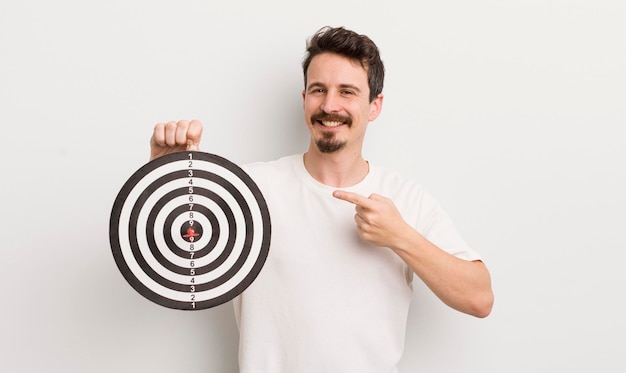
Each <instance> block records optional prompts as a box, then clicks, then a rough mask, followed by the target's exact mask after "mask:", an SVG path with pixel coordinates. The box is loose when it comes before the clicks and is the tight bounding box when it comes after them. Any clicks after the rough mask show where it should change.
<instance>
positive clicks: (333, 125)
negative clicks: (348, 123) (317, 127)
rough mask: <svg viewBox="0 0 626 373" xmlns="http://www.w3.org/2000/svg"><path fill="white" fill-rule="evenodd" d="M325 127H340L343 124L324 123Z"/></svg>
mask: <svg viewBox="0 0 626 373" xmlns="http://www.w3.org/2000/svg"><path fill="white" fill-rule="evenodd" d="M322 124H323V125H324V126H325V127H338V126H340V125H341V124H342V122H322Z"/></svg>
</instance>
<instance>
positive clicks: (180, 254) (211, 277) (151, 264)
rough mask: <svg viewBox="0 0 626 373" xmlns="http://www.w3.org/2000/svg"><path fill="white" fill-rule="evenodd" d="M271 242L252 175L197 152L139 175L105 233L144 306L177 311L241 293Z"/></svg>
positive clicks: (171, 157)
mask: <svg viewBox="0 0 626 373" xmlns="http://www.w3.org/2000/svg"><path fill="white" fill-rule="evenodd" d="M270 236H271V222H270V215H269V212H268V209H267V204H266V202H265V199H264V198H263V195H262V194H261V191H260V190H259V188H258V186H257V185H256V184H255V183H254V181H253V180H252V179H251V178H250V176H249V175H248V174H247V173H245V172H244V171H243V170H242V169H241V168H240V167H239V166H237V165H235V164H234V163H232V162H230V161H229V160H227V159H225V158H222V157H219V156H217V155H214V154H209V153H204V152H198V151H186V152H177V153H172V154H168V155H165V156H163V157H159V158H157V159H155V160H152V161H150V162H149V163H147V164H146V165H144V166H143V167H141V168H140V169H139V170H137V172H135V173H134V174H133V175H132V176H131V177H130V178H129V179H128V181H127V182H126V183H125V184H124V186H123V187H122V189H121V190H120V192H119V194H118V195H117V198H116V199H115V203H114V204H113V209H112V212H111V219H110V229H109V238H110V242H111V249H112V251H113V257H114V259H115V262H116V264H117V267H118V268H119V270H120V272H121V273H122V275H123V276H124V278H125V279H126V281H128V283H129V284H130V285H131V286H132V287H133V288H134V289H135V290H136V291H137V292H139V293H140V294H141V295H143V296H144V297H146V298H147V299H149V300H151V301H153V302H155V303H157V304H160V305H162V306H165V307H168V308H174V309H182V310H201V309H206V308H210V307H214V306H217V305H220V304H223V303H225V302H228V301H229V300H231V299H233V298H235V297H236V296H237V295H239V294H240V293H241V292H243V291H244V290H245V289H246V288H247V287H248V286H249V285H250V284H251V283H252V282H253V281H254V280H255V279H256V277H257V275H258V274H259V272H260V271H261V269H262V267H263V265H264V263H265V260H266V258H267V255H268V253H269V245H270Z"/></svg>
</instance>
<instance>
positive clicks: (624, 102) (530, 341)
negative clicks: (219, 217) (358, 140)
mask: <svg viewBox="0 0 626 373" xmlns="http://www.w3.org/2000/svg"><path fill="white" fill-rule="evenodd" d="M0 4H1V5H0V120H1V121H2V125H1V132H0V139H1V145H0V152H1V154H0V155H1V157H0V162H1V164H0V165H1V167H2V176H1V177H2V182H1V184H0V214H1V215H0V216H1V218H2V225H1V228H0V229H1V241H0V245H1V257H0V258H1V259H0V263H1V264H0V296H1V299H2V300H1V302H2V307H1V309H0V312H1V318H0V354H1V356H0V371H2V372H116V373H119V372H151V373H158V372H218V373H222V372H226V373H228V372H235V371H236V370H237V363H236V355H237V338H238V337H237V333H236V325H235V322H234V317H233V314H232V305H231V304H230V303H228V304H224V305H222V306H219V307H217V308H213V309H210V310H204V311H199V312H184V311H176V310H170V309H167V308H164V307H161V306H158V305H156V304H153V303H151V302H150V301H148V300H146V299H145V298H143V297H142V296H140V295H139V294H138V293H137V292H135V291H134V290H133V289H132V288H131V287H130V286H129V285H128V284H127V283H126V281H125V280H124V278H123V277H122V275H121V274H120V272H119V271H118V269H117V267H116V265H115V262H114V260H113V257H112V255H111V251H110V246H109V237H108V232H109V227H108V224H109V216H110V213H111V207H112V204H113V201H114V199H115V197H116V195H117V193H118V191H119V189H120V188H121V186H122V185H123V183H124V182H125V181H126V180H127V179H128V177H130V175H131V174H132V173H133V172H134V171H136V170H137V169H138V168H139V167H140V166H142V165H143V164H144V163H145V162H147V160H148V151H149V149H148V139H149V137H150V135H151V131H152V127H153V126H154V124H155V123H157V122H160V121H168V120H175V119H181V118H187V119H192V118H197V119H200V120H202V121H203V122H204V124H205V137H204V140H203V143H202V149H203V150H205V151H209V152H212V153H216V154H220V155H222V156H225V157H227V158H229V159H231V160H233V161H235V162H237V163H245V162H249V161H256V160H271V159H274V158H276V157H279V156H282V155H286V154H291V153H294V152H301V151H304V150H305V146H306V145H307V133H306V129H305V127H304V124H303V119H302V114H301V108H302V106H301V105H302V103H301V97H300V92H301V90H302V85H303V81H302V73H301V67H300V62H301V59H302V56H303V53H304V48H305V40H306V38H307V37H309V36H310V35H311V34H312V33H313V32H314V31H316V30H317V29H318V28H319V27H321V26H324V25H332V26H341V25H343V26H346V27H348V28H352V29H354V30H356V31H358V32H361V33H365V34H368V35H369V36H370V37H372V38H373V39H374V41H375V42H376V43H377V44H378V45H379V46H380V49H381V52H382V56H383V59H384V61H385V63H386V67H387V80H386V85H385V90H384V93H385V95H386V96H385V105H384V110H383V113H382V115H381V116H380V117H379V119H378V120H376V121H375V122H373V123H372V124H371V125H370V128H369V134H368V139H367V141H366V146H365V156H366V157H367V158H368V159H369V160H370V161H372V162H375V163H377V164H379V165H383V166H387V167H389V168H392V169H395V170H397V171H400V172H401V173H403V174H405V175H407V176H410V177H414V178H416V179H418V180H419V181H420V182H421V183H422V184H424V185H425V186H426V187H427V188H428V189H429V190H430V191H431V193H432V194H434V195H435V197H436V198H437V199H439V201H440V202H441V203H442V204H443V206H444V208H445V209H446V210H447V211H448V212H449V214H450V215H451V216H452V218H453V220H454V221H455V222H456V224H457V226H458V228H459V230H460V231H461V232H462V234H463V236H464V237H465V239H466V240H467V241H468V242H469V243H470V244H471V245H472V246H473V247H474V248H475V249H477V250H478V251H479V252H480V253H481V254H482V255H483V256H484V259H485V262H486V263H487V265H488V266H489V268H490V269H491V272H492V276H493V287H494V290H495V296H496V302H495V306H494V309H493V313H492V315H491V316H490V317H489V318H487V319H484V320H481V319H475V318H472V317H470V316H465V315H462V314H459V313H457V312H455V311H452V310H450V309H448V308H446V307H445V306H444V305H442V304H441V303H440V302H439V301H438V300H437V299H435V298H434V297H433V296H432V295H431V294H430V293H429V292H428V291H427V290H426V289H424V287H423V286H421V285H419V284H418V285H417V286H416V296H415V301H414V304H413V308H412V311H411V314H410V319H409V329H408V331H407V340H406V352H405V356H404V358H403V360H402V362H401V365H400V368H401V372H405V373H407V372H439V373H441V372H498V373H501V372H509V373H510V372H600V371H601V372H624V371H626V363H624V359H623V355H622V354H623V350H624V347H625V345H624V335H625V333H626V321H625V318H624V315H625V314H626V306H625V305H624V294H625V289H624V288H625V285H626V274H625V273H626V271H625V270H624V265H625V264H624V261H625V259H626V254H625V250H626V238H625V235H624V233H625V231H626V229H625V228H626V214H625V211H626V197H624V192H623V191H624V190H626V172H625V167H624V166H625V161H624V160H625V159H626V147H625V146H624V143H625V140H626V136H625V135H624V133H623V132H624V131H623V128H624V126H625V125H626V72H625V69H626V41H625V37H626V22H625V19H626V3H624V2H623V1H621V0H593V1H592V0H587V1H582V0H525V1H469V0H466V1H460V0H449V1H446V0H441V1H421V0H420V1H417V2H409V1H403V2H399V1H385V2H381V1H370V0H358V1H356V0H354V1H339V0H332V1H328V0H318V1H314V2H296V1H290V0H289V1H288V0H270V1H247V2H246V1H230V2H225V1H224V2H217V1H199V0H197V1H178V2H174V1H169V2H165V1H149V0H140V1H129V0H123V1H122V0H108V1H99V2H93V1H92V2H87V1H70V0H58V1H42V0H21V1H9V0H1V3H0ZM342 373H343V372H342Z"/></svg>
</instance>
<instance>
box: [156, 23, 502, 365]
mask: <svg viewBox="0 0 626 373" xmlns="http://www.w3.org/2000/svg"><path fill="white" fill-rule="evenodd" d="M303 70H304V80H305V88H304V90H303V92H302V98H303V100H304V119H305V122H306V125H307V127H308V130H309V132H310V144H309V148H308V150H307V151H306V152H305V153H304V154H297V155H292V156H287V157H284V158H281V159H279V160H276V161H273V162H267V163H254V164H250V165H246V166H244V168H245V169H246V171H247V172H248V173H249V174H250V175H251V176H252V178H253V179H254V180H255V182H256V183H257V184H258V185H259V188H260V189H261V191H262V193H263V195H264V196H265V198H266V200H267V203H268V206H269V209H270V215H271V218H272V243H271V248H270V254H269V257H268V259H267V262H266V263H265V266H264V268H263V270H262V271H261V273H260V274H259V276H258V277H257V279H256V280H255V281H254V283H253V284H252V285H250V287H249V288H248V289H246V290H245V291H244V292H243V294H242V295H240V296H239V297H238V298H237V299H236V300H235V302H234V303H235V312H236V316H237V322H238V325H239V331H240V349H239V352H240V356H239V364H240V369H241V371H242V372H285V373H294V372H315V373H320V372H342V373H343V372H359V373H364V372H376V373H379V372H395V371H396V365H397V363H398V361H399V360H400V358H401V355H402V350H403V345H404V338H405V326H406V319H407V313H408V309H409V303H410V301H411V297H412V286H411V282H412V280H413V276H414V274H416V275H417V277H419V278H420V279H421V280H422V281H423V282H424V283H425V284H426V285H427V286H428V287H429V288H430V289H431V290H432V291H433V292H434V293H435V294H436V295H437V296H438V297H439V298H440V299H441V300H442V301H443V302H445V303H446V304H447V305H449V306H450V307H452V308H454V309H456V310H458V311H460V312H464V313H467V314H470V315H474V316H477V317H486V316H487V315H488V314H489V313H490V312H491V307H492V304H493V293H492V290H491V280H490V275H489V272H488V270H487V268H486V267H485V265H484V264H483V262H482V261H481V260H480V256H479V255H478V254H477V253H476V252H474V251H473V250H472V249H470V248H469V247H468V246H467V245H466V244H465V243H464V242H463V240H462V239H461V238H460V237H459V235H458V234H457V232H456V230H455V228H454V226H453V224H452V223H451V221H450V220H449V218H448V217H447V215H446V214H445V212H444V211H442V210H441V208H440V207H439V205H438V204H437V203H436V202H435V201H434V200H433V199H432V197H431V196H429V195H428V194H427V193H425V191H424V190H423V189H422V188H421V187H420V186H419V185H417V184H416V183H415V182H413V181H411V180H407V179H404V178H402V177H400V176H399V175H397V174H395V173H392V172H389V171H387V170H384V169H381V168H379V167H376V166H375V165H374V164H371V163H369V162H368V161H366V160H365V159H364V158H363V156H362V154H361V149H362V146H363V139H364V136H365V132H366V129H367V125H368V123H369V122H371V121H374V120H375V119H376V118H377V117H378V115H379V114H380V112H381V110H382V106H383V94H382V87H383V79H384V67H383V63H382V61H381V59H380V56H379V53H378V48H377V47H376V45H375V44H374V43H373V42H372V41H371V40H370V39H369V38H368V37H367V36H364V35H359V34H356V33H354V32H352V31H350V30H346V29H344V28H323V29H321V30H319V31H318V32H317V33H316V34H315V35H314V36H313V37H312V38H311V39H310V40H309V44H308V48H307V55H306V59H305V61H304V63H303ZM201 134H202V125H201V123H200V122H198V121H195V120H194V121H190V122H188V121H179V122H169V123H162V124H157V125H156V126H155V129H154V134H153V137H152V139H151V155H152V158H156V157H158V156H161V155H164V154H167V153H169V152H172V151H178V150H185V149H187V150H197V149H198V145H199V143H200V138H201Z"/></svg>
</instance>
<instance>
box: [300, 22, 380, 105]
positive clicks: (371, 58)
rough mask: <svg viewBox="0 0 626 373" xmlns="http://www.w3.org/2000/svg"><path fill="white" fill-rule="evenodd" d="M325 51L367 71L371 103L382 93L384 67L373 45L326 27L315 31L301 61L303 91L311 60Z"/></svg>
mask: <svg viewBox="0 0 626 373" xmlns="http://www.w3.org/2000/svg"><path fill="white" fill-rule="evenodd" d="M328 52H330V53H335V54H338V55H341V56H344V57H347V58H349V59H352V60H355V61H358V62H359V63H360V64H361V66H362V67H363V68H364V69H365V70H366V71H367V77H368V83H369V89H370V93H369V99H370V102H371V101H372V100H374V99H375V98H376V97H378V95H379V94H380V93H382V91H383V83H384V80H385V66H384V65H383V62H382V60H381V59H380V53H379V51H378V47H377V46H376V44H374V42H373V41H372V40H371V39H370V38H369V37H367V36H365V35H359V34H357V33H356V32H354V31H350V30H347V29H345V28H343V27H336V28H332V27H328V26H327V27H323V28H321V29H320V30H318V31H317V32H316V33H315V34H314V35H313V36H312V37H311V38H310V39H309V41H308V43H307V50H306V56H305V58H304V61H303V62H302V69H303V72H304V86H305V88H306V85H307V71H308V69H309V65H310V64H311V60H313V57H315V56H317V55H319V54H322V53H328Z"/></svg>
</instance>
